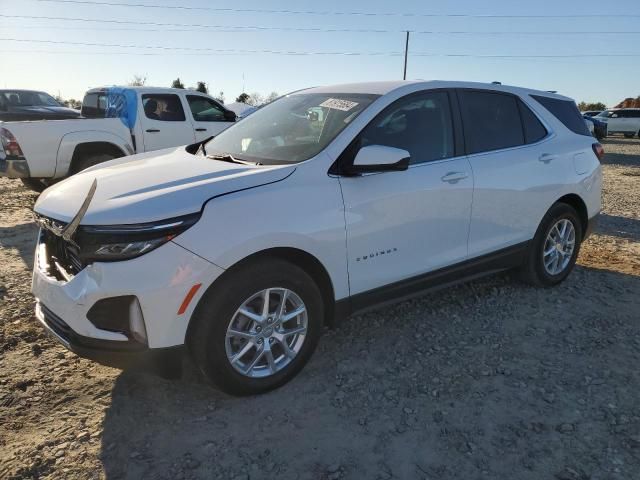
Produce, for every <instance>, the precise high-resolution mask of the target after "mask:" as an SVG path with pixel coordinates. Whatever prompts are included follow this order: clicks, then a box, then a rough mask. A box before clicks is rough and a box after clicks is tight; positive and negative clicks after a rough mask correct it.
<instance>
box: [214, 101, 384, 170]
mask: <svg viewBox="0 0 640 480" xmlns="http://www.w3.org/2000/svg"><path fill="white" fill-rule="evenodd" d="M378 96H379V95H369V94H340V93H331V94H329V93H307V94H304V93H302V94H295V95H288V96H285V97H282V98H280V99H278V100H276V101H275V102H273V103H270V104H268V105H265V106H264V107H262V108H260V109H258V110H257V111H256V112H255V113H252V114H251V115H250V116H248V117H247V118H245V119H243V120H241V121H239V122H238V123H237V124H236V125H234V126H233V127H231V128H229V129H227V130H225V131H223V132H222V133H220V134H219V135H218V136H217V137H215V138H213V139H212V140H210V141H209V142H208V143H207V144H206V145H205V149H206V152H207V154H209V155H226V154H231V155H233V156H234V157H237V158H239V159H241V160H249V161H252V162H258V163H261V164H263V165H275V164H281V163H298V162H302V161H304V160H308V159H310V158H311V157H313V156H315V155H317V154H318V153H320V152H321V151H322V150H323V149H324V148H325V147H326V146H327V145H328V144H329V143H330V142H331V141H332V140H333V139H334V138H335V137H336V136H337V135H338V134H339V133H340V132H341V131H342V130H344V128H345V127H346V126H347V125H349V123H351V122H352V121H353V119H354V118H356V117H357V116H358V114H360V112H362V111H363V110H364V109H365V108H367V107H368V106H369V105H370V104H371V103H372V102H373V101H374V100H375V99H376V98H378Z"/></svg>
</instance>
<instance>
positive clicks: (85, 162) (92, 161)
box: [71, 153, 116, 175]
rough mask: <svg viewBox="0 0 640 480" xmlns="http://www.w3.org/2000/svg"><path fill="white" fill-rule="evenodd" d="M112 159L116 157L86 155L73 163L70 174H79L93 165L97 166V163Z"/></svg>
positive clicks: (108, 154) (106, 154)
mask: <svg viewBox="0 0 640 480" xmlns="http://www.w3.org/2000/svg"><path fill="white" fill-rule="evenodd" d="M114 158H116V157H115V156H113V155H112V154H110V153H97V154H94V155H87V156H86V157H83V158H81V159H79V160H78V161H77V162H75V164H74V165H73V167H72V169H71V174H72V175H74V174H76V173H78V172H81V171H82V170H86V169H87V168H89V167H93V166H94V165H98V164H99V163H104V162H108V161H109V160H113V159H114Z"/></svg>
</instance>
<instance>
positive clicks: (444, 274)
mask: <svg viewBox="0 0 640 480" xmlns="http://www.w3.org/2000/svg"><path fill="white" fill-rule="evenodd" d="M530 243H531V242H529V241H527V242H522V243H518V244H516V245H512V246H510V247H507V248H504V249H502V250H498V251H496V252H492V253H489V254H486V255H482V256H480V257H476V258H472V259H469V260H465V261H463V262H460V263H456V264H454V265H450V266H448V267H444V268H440V269H438V270H434V271H432V272H428V273H425V274H422V275H419V276H416V277H411V278H408V279H405V280H401V281H399V282H395V283H392V284H389V285H385V286H383V287H378V288H375V289H373V290H368V291H366V292H362V293H358V294H356V295H352V296H351V297H349V298H345V299H343V300H338V301H337V302H336V306H335V315H336V321H335V323H339V322H340V321H341V320H343V319H345V318H346V317H348V316H350V315H353V314H354V313H362V312H364V311H367V310H371V309H374V308H379V307H381V306H384V305H389V304H393V303H397V302H401V301H403V300H406V299H408V298H412V297H415V296H419V295H422V294H425V293H428V292H433V291H435V290H440V289H441V288H446V287H450V286H452V285H456V284H459V283H463V282H467V281H470V280H475V279H477V278H481V277H484V276H487V275H492V274H494V273H498V272H501V271H504V270H508V269H510V268H514V267H518V266H520V265H522V264H523V263H524V260H525V256H526V253H527V250H528V248H529V244H530Z"/></svg>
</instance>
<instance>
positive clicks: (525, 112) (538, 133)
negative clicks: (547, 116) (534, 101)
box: [518, 101, 548, 143]
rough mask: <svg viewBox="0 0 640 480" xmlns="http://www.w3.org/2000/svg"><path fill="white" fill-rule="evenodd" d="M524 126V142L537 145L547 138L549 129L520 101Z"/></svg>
mask: <svg viewBox="0 0 640 480" xmlns="http://www.w3.org/2000/svg"><path fill="white" fill-rule="evenodd" d="M518 106H519V107H520V115H521V117H522V126H523V127H524V140H525V142H526V143H535V142H538V141H540V140H542V139H543V138H544V137H546V136H547V133H548V132H547V129H546V128H544V125H542V123H541V122H540V120H538V117H536V116H535V114H534V113H533V112H532V111H531V109H530V108H529V107H527V106H526V105H525V104H524V102H522V101H518Z"/></svg>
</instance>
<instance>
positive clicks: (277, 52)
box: [0, 38, 640, 58]
mask: <svg viewBox="0 0 640 480" xmlns="http://www.w3.org/2000/svg"><path fill="white" fill-rule="evenodd" d="M0 42H20V43H39V44H42V43H44V44H54V45H75V46H87V47H108V48H140V49H151V50H167V51H180V52H183V51H184V52H198V53H203V54H206V53H209V54H272V55H294V56H302V55H309V56H313V55H327V56H331V55H336V56H392V57H397V56H402V55H404V52H400V51H390V52H338V51H333V52H324V51H314V52H309V51H296V50H272V49H256V50H253V49H235V48H222V49H218V48H204V47H203V48H197V47H167V46H162V45H133V44H115V43H97V42H68V41H62V40H36V39H24V38H0ZM107 53H109V52H107ZM113 53H114V54H118V53H119V52H113ZM411 56H412V57H459V58H600V57H620V58H634V57H640V54H635V53H629V54H627V53H584V54H550V55H540V54H536V55H521V54H518V55H502V54H486V55H484V54H470V53H433V52H412V53H411Z"/></svg>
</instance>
